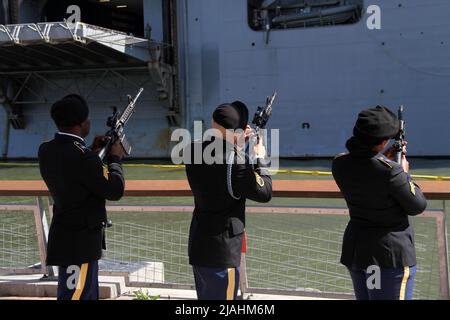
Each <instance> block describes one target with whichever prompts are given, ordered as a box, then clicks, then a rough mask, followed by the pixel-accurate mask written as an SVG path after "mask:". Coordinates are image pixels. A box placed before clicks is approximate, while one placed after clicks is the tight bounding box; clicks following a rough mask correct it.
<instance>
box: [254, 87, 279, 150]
mask: <svg viewBox="0 0 450 320" xmlns="http://www.w3.org/2000/svg"><path fill="white" fill-rule="evenodd" d="M276 96H277V92H276V91H275V92H274V93H273V94H272V96H270V97H267V99H266V106H265V107H258V108H257V109H256V113H255V115H254V117H253V121H252V123H253V124H254V125H256V139H257V140H256V142H257V143H259V139H260V134H259V130H260V129H264V128H265V127H266V125H267V122H268V121H269V119H270V116H271V115H272V105H273V102H274V100H275V97H276Z"/></svg>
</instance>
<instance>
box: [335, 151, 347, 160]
mask: <svg viewBox="0 0 450 320" xmlns="http://www.w3.org/2000/svg"><path fill="white" fill-rule="evenodd" d="M347 154H348V153H347V152H342V153H339V154H338V155H336V156H335V157H334V158H335V159H337V158H340V157H342V156H345V155H347Z"/></svg>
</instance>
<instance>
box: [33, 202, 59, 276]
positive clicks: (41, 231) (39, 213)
mask: <svg viewBox="0 0 450 320" xmlns="http://www.w3.org/2000/svg"><path fill="white" fill-rule="evenodd" d="M36 208H37V210H35V211H34V222H35V225H36V233H37V238H38V246H39V256H40V258H41V270H42V273H43V274H44V276H45V275H48V276H49V277H55V274H56V268H55V267H49V266H47V264H46V262H45V260H46V258H47V243H48V223H47V217H46V213H45V202H44V199H43V198H42V197H37V199H36Z"/></svg>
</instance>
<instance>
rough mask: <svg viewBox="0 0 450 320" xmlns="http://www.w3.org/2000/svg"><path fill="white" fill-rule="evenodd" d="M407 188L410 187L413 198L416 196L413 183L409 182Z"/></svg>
mask: <svg viewBox="0 0 450 320" xmlns="http://www.w3.org/2000/svg"><path fill="white" fill-rule="evenodd" d="M409 186H410V191H411V193H412V194H413V195H414V196H415V195H416V186H415V185H414V182H412V181H410V182H409Z"/></svg>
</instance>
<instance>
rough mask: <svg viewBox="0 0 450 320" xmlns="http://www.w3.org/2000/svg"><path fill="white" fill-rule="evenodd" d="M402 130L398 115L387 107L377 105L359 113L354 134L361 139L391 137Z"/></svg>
mask: <svg viewBox="0 0 450 320" xmlns="http://www.w3.org/2000/svg"><path fill="white" fill-rule="evenodd" d="M399 130H400V124H399V121H398V118H397V116H396V115H395V113H393V112H392V111H391V110H389V109H388V108H386V107H382V106H376V107H375V108H370V109H367V110H363V111H361V112H360V113H359V115H358V119H357V120H356V125H355V127H354V128H353V135H354V136H355V137H358V138H361V139H366V140H368V139H383V138H384V139H386V138H387V139H389V138H393V137H395V136H396V135H397V134H398V132H399Z"/></svg>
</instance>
